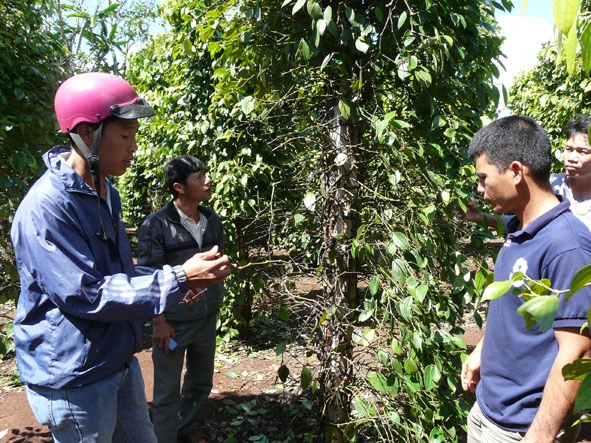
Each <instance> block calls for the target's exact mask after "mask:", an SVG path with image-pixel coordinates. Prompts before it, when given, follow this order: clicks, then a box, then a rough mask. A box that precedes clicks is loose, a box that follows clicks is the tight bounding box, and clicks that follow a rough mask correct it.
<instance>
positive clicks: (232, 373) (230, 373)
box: [226, 370, 238, 379]
mask: <svg viewBox="0 0 591 443" xmlns="http://www.w3.org/2000/svg"><path fill="white" fill-rule="evenodd" d="M226 377H228V378H234V379H236V378H238V373H237V372H236V371H234V370H230V371H228V372H226Z"/></svg>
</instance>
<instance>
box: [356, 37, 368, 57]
mask: <svg viewBox="0 0 591 443" xmlns="http://www.w3.org/2000/svg"><path fill="white" fill-rule="evenodd" d="M355 47H356V48H357V50H358V51H360V52H363V53H364V54H365V53H367V50H368V49H369V45H368V44H367V43H365V42H364V41H363V40H361V39H360V38H358V39H357V40H355Z"/></svg>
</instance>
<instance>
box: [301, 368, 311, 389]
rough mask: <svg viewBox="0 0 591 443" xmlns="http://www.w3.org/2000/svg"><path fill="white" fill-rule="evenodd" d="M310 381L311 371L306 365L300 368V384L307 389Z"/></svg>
mask: <svg viewBox="0 0 591 443" xmlns="http://www.w3.org/2000/svg"><path fill="white" fill-rule="evenodd" d="M311 381H312V371H310V368H308V367H307V366H304V367H303V368H302V373H301V375H300V386H301V387H302V389H308V386H310V382H311Z"/></svg>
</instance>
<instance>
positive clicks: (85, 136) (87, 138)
mask: <svg viewBox="0 0 591 443" xmlns="http://www.w3.org/2000/svg"><path fill="white" fill-rule="evenodd" d="M76 132H77V133H78V135H79V136H80V137H81V138H82V141H83V142H84V143H86V146H91V145H92V137H93V135H94V130H93V128H92V126H91V125H88V124H86V123H81V124H79V125H78V127H77V128H76Z"/></svg>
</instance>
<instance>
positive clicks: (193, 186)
mask: <svg viewBox="0 0 591 443" xmlns="http://www.w3.org/2000/svg"><path fill="white" fill-rule="evenodd" d="M164 175H165V178H166V184H167V186H168V188H169V190H170V192H171V193H172V197H173V200H172V201H171V202H169V203H168V204H167V205H166V206H164V207H163V208H161V209H159V210H158V211H156V212H155V213H153V214H151V215H150V216H148V218H147V219H146V220H145V221H144V223H142V225H141V227H140V229H139V234H138V247H139V254H138V264H140V265H146V266H151V267H156V268H162V267H164V266H166V265H168V266H175V265H177V264H179V263H183V262H184V261H185V260H186V259H187V257H191V256H192V255H194V254H196V253H200V252H204V251H209V250H210V249H212V248H215V247H217V248H219V251H223V249H224V232H223V229H222V222H221V220H220V218H219V216H218V215H217V214H216V213H215V212H214V211H213V210H212V209H210V208H207V207H205V206H202V205H201V204H202V203H203V202H208V201H209V200H210V199H211V184H210V181H209V178H208V177H207V173H206V168H205V164H204V163H203V162H202V161H201V160H199V159H197V158H196V157H193V156H188V155H183V156H180V157H176V158H173V159H172V160H170V161H169V162H168V163H167V164H166V165H165V166H164ZM223 291H224V288H223V284H222V283H221V282H220V283H218V284H214V285H211V286H209V287H207V288H206V289H203V290H202V291H201V294H200V295H199V299H198V300H199V301H198V302H197V303H195V304H194V305H192V306H190V307H183V309H179V308H177V307H175V306H172V307H171V308H170V309H167V310H166V311H165V312H164V314H162V315H159V316H157V317H155V318H154V320H153V325H154V332H153V348H152V360H153V362H154V399H153V403H152V411H153V422H154V430H155V433H156V436H157V437H158V441H159V442H160V443H171V442H176V441H177V438H178V441H181V440H183V439H184V438H186V437H189V436H191V437H193V438H195V437H196V430H197V433H201V434H202V435H201V436H202V437H203V440H202V441H207V440H206V435H204V430H203V429H198V426H197V423H198V415H199V412H200V410H201V409H202V408H203V406H204V405H205V403H206V401H207V398H208V396H209V393H210V392H211V389H212V386H213V370H214V357H215V348H216V330H217V313H218V310H219V308H220V306H221V304H222V299H223ZM171 344H173V345H171ZM185 360H186V367H187V370H186V373H185V377H184V381H183V384H182V391H181V384H180V383H181V372H182V370H183V363H184V361H185ZM197 437H199V435H197Z"/></svg>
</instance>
